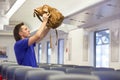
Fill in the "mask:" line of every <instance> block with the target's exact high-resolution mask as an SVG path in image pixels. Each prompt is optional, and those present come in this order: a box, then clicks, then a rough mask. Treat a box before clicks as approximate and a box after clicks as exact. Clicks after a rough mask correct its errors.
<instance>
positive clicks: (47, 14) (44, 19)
mask: <svg viewBox="0 0 120 80" xmlns="http://www.w3.org/2000/svg"><path fill="white" fill-rule="evenodd" d="M49 16H50V14H49V13H44V14H43V16H42V18H43V22H46V23H47V21H48V18H49Z"/></svg>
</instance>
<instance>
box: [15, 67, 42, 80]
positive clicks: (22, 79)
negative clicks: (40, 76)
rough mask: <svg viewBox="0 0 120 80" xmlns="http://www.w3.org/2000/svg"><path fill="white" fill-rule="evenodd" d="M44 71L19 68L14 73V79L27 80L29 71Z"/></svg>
mask: <svg viewBox="0 0 120 80" xmlns="http://www.w3.org/2000/svg"><path fill="white" fill-rule="evenodd" d="M31 70H34V71H36V70H37V71H42V70H44V69H42V68H17V69H16V70H15V72H14V79H13V80H25V75H26V73H27V71H31Z"/></svg>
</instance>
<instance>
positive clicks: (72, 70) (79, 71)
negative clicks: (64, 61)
mask: <svg viewBox="0 0 120 80" xmlns="http://www.w3.org/2000/svg"><path fill="white" fill-rule="evenodd" d="M91 72H92V71H91V69H87V68H86V69H84V68H83V69H82V68H68V69H66V73H67V74H71V73H73V74H91Z"/></svg>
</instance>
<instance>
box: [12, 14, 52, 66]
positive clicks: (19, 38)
mask: <svg viewBox="0 0 120 80" xmlns="http://www.w3.org/2000/svg"><path fill="white" fill-rule="evenodd" d="M48 18H49V14H47V13H45V14H43V22H42V24H41V26H40V28H39V29H38V30H37V32H36V33H35V34H34V35H33V36H30V30H29V28H28V27H27V26H26V25H24V23H20V24H18V25H16V26H15V28H14V31H13V34H14V38H15V40H16V43H15V45H14V51H15V55H16V59H17V62H18V64H19V65H25V66H32V67H37V62H36V58H35V51H34V46H35V43H36V42H37V41H40V40H41V39H43V38H44V37H45V36H46V34H47V33H48V32H49V30H50V28H48V27H47V26H46V23H47V21H48Z"/></svg>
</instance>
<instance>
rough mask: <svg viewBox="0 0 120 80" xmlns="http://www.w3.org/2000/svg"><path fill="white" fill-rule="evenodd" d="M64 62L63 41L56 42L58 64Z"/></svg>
mask: <svg viewBox="0 0 120 80" xmlns="http://www.w3.org/2000/svg"><path fill="white" fill-rule="evenodd" d="M63 62H64V39H59V40H58V64H63Z"/></svg>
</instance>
